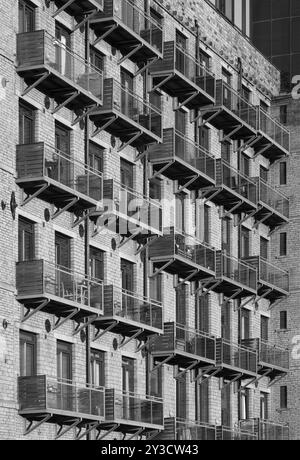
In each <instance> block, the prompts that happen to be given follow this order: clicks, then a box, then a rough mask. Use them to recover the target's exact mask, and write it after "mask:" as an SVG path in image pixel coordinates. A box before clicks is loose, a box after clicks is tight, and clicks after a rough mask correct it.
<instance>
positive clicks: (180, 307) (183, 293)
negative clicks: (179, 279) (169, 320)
mask: <svg viewBox="0 0 300 460" xmlns="http://www.w3.org/2000/svg"><path fill="white" fill-rule="evenodd" d="M186 308H187V285H186V284H183V285H181V286H180V287H179V288H178V289H176V323H177V324H178V325H179V326H182V328H180V329H178V330H177V336H179V337H178V338H180V337H181V336H182V338H183V340H184V336H185V331H184V327H185V326H186V320H187V317H186Z"/></svg>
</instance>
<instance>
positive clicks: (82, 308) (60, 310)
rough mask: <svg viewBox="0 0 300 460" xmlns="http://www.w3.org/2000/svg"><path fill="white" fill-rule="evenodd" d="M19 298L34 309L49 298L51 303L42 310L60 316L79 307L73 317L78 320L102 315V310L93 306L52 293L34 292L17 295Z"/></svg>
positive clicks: (64, 316) (65, 315)
mask: <svg viewBox="0 0 300 460" xmlns="http://www.w3.org/2000/svg"><path fill="white" fill-rule="evenodd" d="M17 300H18V301H19V302H20V303H22V304H23V305H25V306H26V308H30V309H32V310H34V309H35V308H38V306H39V303H37V302H43V301H44V300H49V303H48V304H47V305H46V306H45V307H44V308H43V309H42V312H44V313H48V314H50V315H55V316H57V317H58V318H66V317H67V316H69V314H70V313H71V311H72V310H75V309H78V312H77V313H76V315H75V316H73V317H72V320H74V321H77V322H83V320H84V319H85V318H87V317H89V316H93V315H95V316H98V315H100V310H99V309H97V308H93V307H88V306H87V305H84V304H81V303H77V302H74V301H72V300H69V299H67V298H63V297H58V296H55V295H52V294H47V293H43V294H33V295H30V294H29V295H21V294H20V295H17Z"/></svg>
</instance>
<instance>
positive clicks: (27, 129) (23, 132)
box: [19, 103, 35, 144]
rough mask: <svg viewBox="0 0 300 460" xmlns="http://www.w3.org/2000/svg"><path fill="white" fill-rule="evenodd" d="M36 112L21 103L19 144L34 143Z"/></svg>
mask: <svg viewBox="0 0 300 460" xmlns="http://www.w3.org/2000/svg"><path fill="white" fill-rule="evenodd" d="M34 119H35V117H34V110H33V109H31V108H30V107H29V106H27V105H25V104H23V103H20V106H19V144H32V143H33V142H34Z"/></svg>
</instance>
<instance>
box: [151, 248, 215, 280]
mask: <svg viewBox="0 0 300 460" xmlns="http://www.w3.org/2000/svg"><path fill="white" fill-rule="evenodd" d="M151 261H152V262H153V265H154V266H155V267H157V268H158V269H161V268H163V267H164V265H166V264H167V263H168V262H169V265H168V266H167V267H166V269H165V270H164V271H166V272H167V273H170V274H171V275H178V276H179V277H180V278H184V279H186V278H188V277H189V276H191V274H192V273H193V272H195V274H194V275H193V276H191V277H190V278H189V280H190V281H195V280H199V279H204V278H207V277H209V276H215V272H214V271H212V270H209V269H208V268H204V267H202V266H200V265H198V264H196V263H194V262H192V261H189V260H186V259H185V258H184V257H181V256H178V255H174V254H173V255H169V256H162V257H152V258H151Z"/></svg>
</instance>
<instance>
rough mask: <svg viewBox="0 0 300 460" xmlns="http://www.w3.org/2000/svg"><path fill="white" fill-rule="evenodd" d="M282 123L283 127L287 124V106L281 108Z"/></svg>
mask: <svg viewBox="0 0 300 460" xmlns="http://www.w3.org/2000/svg"><path fill="white" fill-rule="evenodd" d="M279 117H280V123H282V124H283V125H286V124H287V105H281V106H280V115H279Z"/></svg>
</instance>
